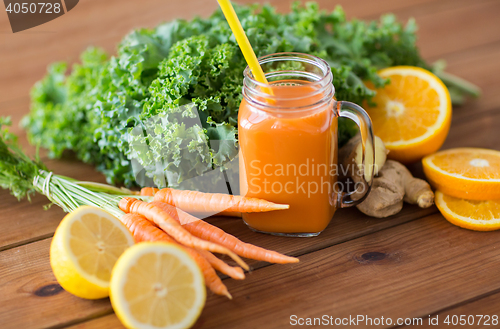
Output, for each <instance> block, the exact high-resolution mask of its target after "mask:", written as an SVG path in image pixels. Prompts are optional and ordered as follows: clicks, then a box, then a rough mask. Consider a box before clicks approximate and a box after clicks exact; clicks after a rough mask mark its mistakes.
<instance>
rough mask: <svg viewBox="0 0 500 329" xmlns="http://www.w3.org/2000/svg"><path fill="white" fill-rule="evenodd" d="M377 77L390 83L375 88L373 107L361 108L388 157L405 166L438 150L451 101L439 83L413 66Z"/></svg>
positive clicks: (388, 71)
mask: <svg viewBox="0 0 500 329" xmlns="http://www.w3.org/2000/svg"><path fill="white" fill-rule="evenodd" d="M378 74H379V75H380V76H381V77H382V78H390V80H391V82H390V84H389V85H387V86H385V87H384V88H380V89H377V95H376V96H375V97H374V98H373V101H374V102H375V103H376V104H377V105H376V106H374V107H370V106H366V107H365V108H366V111H367V112H368V114H369V115H370V117H371V119H372V122H373V132H374V133H375V135H377V136H379V137H380V138H381V139H382V140H383V141H384V144H385V146H386V148H387V149H388V150H389V151H390V152H389V155H388V158H389V159H393V160H397V161H399V162H402V163H405V164H408V163H412V162H415V161H418V160H420V159H422V158H423V157H424V156H426V155H428V154H431V153H434V152H436V151H437V150H439V148H440V147H441V145H443V143H444V140H445V139H446V136H447V135H448V131H449V129H450V123H451V99H450V94H449V92H448V89H447V88H446V86H445V85H444V84H443V82H442V81H441V80H440V79H439V78H438V77H436V76H435V75H434V74H432V73H431V72H429V71H427V70H424V69H422V68H419V67H413V66H394V67H390V68H386V69H383V70H381V71H379V72H378ZM367 85H368V87H369V88H372V89H373V85H372V84H370V83H367Z"/></svg>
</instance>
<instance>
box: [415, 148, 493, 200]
mask: <svg viewBox="0 0 500 329" xmlns="http://www.w3.org/2000/svg"><path fill="white" fill-rule="evenodd" d="M422 164H423V167H424V173H425V176H426V177H427V180H428V181H429V183H431V185H432V186H434V187H435V188H436V189H438V190H440V191H441V192H443V193H445V194H447V195H451V196H454V197H457V198H463V199H468V200H494V199H500V152H499V151H494V150H487V149H480V148H456V149H449V150H445V151H440V152H437V153H435V154H432V155H429V156H427V157H425V158H424V159H423V160H422Z"/></svg>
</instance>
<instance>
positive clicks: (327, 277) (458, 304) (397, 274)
mask: <svg viewBox="0 0 500 329" xmlns="http://www.w3.org/2000/svg"><path fill="white" fill-rule="evenodd" d="M240 2H255V1H251V0H250V1H246V0H245V1H240ZM258 2H264V0H262V1H261V0H259V1H258ZM270 2H271V3H273V4H274V5H275V6H276V7H277V8H278V10H279V11H281V12H284V11H286V10H288V8H289V5H290V2H291V1H289V0H274V1H270ZM319 4H320V6H321V8H324V9H328V10H331V9H333V7H334V6H335V5H336V4H340V5H342V6H343V7H344V9H345V10H346V12H347V16H348V17H349V18H351V17H359V18H368V19H373V18H376V17H378V16H379V15H381V14H383V13H385V12H394V13H396V14H397V15H398V18H399V19H400V20H406V19H408V18H409V17H415V18H416V20H417V23H418V25H419V26H420V30H419V33H418V35H419V41H418V43H419V47H420V48H421V50H422V53H423V54H424V56H425V58H427V59H429V60H435V59H438V58H444V59H446V60H447V61H448V64H449V67H448V71H449V72H450V73H454V74H457V75H459V76H461V77H463V78H465V79H469V80H470V81H471V82H473V83H476V84H478V85H479V86H480V87H481V88H482V89H483V96H482V98H481V99H480V100H474V101H469V102H468V103H466V104H465V105H464V106H462V107H459V108H455V109H454V118H453V125H452V129H451V131H450V135H449V136H448V138H447V140H446V142H445V145H444V146H443V147H444V148H450V147H458V146H477V147H487V148H494V149H500V144H499V143H498V140H500V131H499V130H498V128H497V127H499V126H500V111H499V110H500V93H498V88H499V87H500V61H498V58H500V20H498V19H497V16H498V12H500V2H499V1H494V0H477V1H472V0H407V1H399V0H380V1H369V0H350V1H349V0H341V1H336V2H332V1H330V0H319ZM215 8H217V4H216V2H215V1H213V0H184V1H182V2H178V1H177V2H175V1H163V0H147V1H140V2H139V1H133V0H120V1H118V0H108V1H98V0H85V1H80V3H79V4H78V6H77V7H76V8H75V9H74V10H73V11H71V13H69V14H67V15H64V16H63V17H61V18H59V19H56V20H54V21H52V22H49V23H47V24H44V25H42V26H39V27H36V28H34V29H31V30H28V31H24V32H20V33H16V34H12V33H11V31H10V27H9V25H8V22H7V18H6V15H5V14H0V49H1V50H2V51H1V52H0V115H5V114H8V115H12V116H13V119H14V121H15V122H18V121H19V120H20V118H21V117H22V116H23V115H24V114H26V113H27V112H28V108H29V97H28V94H29V89H30V88H31V86H32V85H33V83H34V82H35V81H37V80H39V79H40V78H41V77H42V76H43V74H44V71H45V69H46V65H47V64H49V63H51V62H53V61H55V60H66V61H68V62H69V63H73V62H75V61H77V60H78V55H79V54H80V52H81V51H82V50H83V49H85V48H86V47H87V46H89V45H97V46H101V47H103V48H105V49H106V50H107V51H109V52H110V53H113V52H114V51H115V49H116V44H117V42H118V41H119V40H121V38H122V37H123V36H124V35H125V33H127V32H128V31H130V30H131V29H132V28H136V27H152V26H155V25H157V24H158V23H160V22H161V21H167V20H171V19H173V18H192V17H193V16H195V15H202V16H207V15H208V14H209V13H211V12H212V11H213V10H214V9H215ZM56 31H57V33H56ZM13 130H14V132H16V133H18V134H21V137H22V144H23V145H24V146H26V147H29V146H28V144H27V142H26V140H25V139H23V137H24V134H23V133H22V131H21V129H20V128H19V127H17V126H15V127H14V129H13ZM28 150H29V152H30V153H33V152H34V149H33V148H32V147H29V148H28ZM42 155H43V156H45V154H44V153H42ZM47 164H48V166H49V168H51V169H53V170H54V171H56V172H58V173H60V174H63V175H69V176H73V177H75V178H85V179H88V180H95V181H101V182H102V181H103V176H102V175H100V174H99V173H97V172H95V170H94V169H93V168H91V167H90V166H86V165H83V164H81V163H78V162H76V161H73V160H68V159H65V160H62V161H50V162H47ZM411 169H412V171H414V172H415V173H417V174H419V175H421V166H420V165H418V164H416V165H413V166H411ZM0 197H1V199H0V200H1V201H0V209H1V210H2V212H1V213H0V232H2V234H0V237H1V238H0V291H2V293H3V295H2V298H0V328H2V329H3V328H23V329H25V328H26V329H29V328H48V327H52V328H54V327H56V328H58V327H66V326H70V325H74V327H73V328H97V329H99V328H122V326H121V324H120V323H119V321H118V320H117V318H116V316H115V315H114V314H110V313H111V312H112V309H111V305H110V304H109V300H107V299H104V300H100V301H86V300H82V299H78V298H76V297H74V296H71V295H70V294H69V293H67V292H65V291H64V290H61V288H60V286H59V285H57V283H56V281H55V278H54V276H53V274H52V272H51V269H50V265H49V261H48V257H49V251H48V247H49V244H50V237H51V236H52V234H53V232H54V230H55V228H56V226H57V224H58V222H59V221H60V219H61V218H62V217H63V215H64V214H63V213H62V211H60V210H59V209H57V208H56V207H53V208H52V209H50V210H49V211H42V210H41V206H42V205H44V204H45V203H46V202H47V200H46V199H45V198H44V197H40V196H38V197H35V198H34V199H33V202H32V204H29V203H27V201H22V202H20V203H16V201H15V199H13V198H12V197H10V196H9V195H8V193H7V192H6V191H0ZM213 223H214V224H216V225H218V226H220V227H221V228H223V229H224V230H226V231H228V232H229V233H232V234H234V235H236V236H238V237H240V238H241V239H242V240H244V241H248V242H252V243H256V244H258V245H260V246H263V247H266V248H271V249H275V250H278V251H281V252H285V253H288V254H292V255H297V256H300V258H301V263H299V264H297V265H288V266H278V265H272V266H269V265H268V264H267V263H258V262H253V263H251V265H252V267H253V269H254V270H253V271H252V272H251V273H250V274H248V277H247V279H246V280H245V281H242V282H241V281H240V282H236V281H233V280H229V279H225V280H224V281H225V282H226V284H227V285H228V287H229V289H230V290H231V292H232V293H233V295H234V296H235V300H233V301H226V300H225V299H223V298H220V297H217V296H210V297H209V298H208V302H207V307H206V308H205V310H204V313H203V314H202V317H201V318H200V320H199V321H198V323H197V324H196V328H235V327H238V328H280V327H288V326H289V317H290V315H291V314H297V315H298V316H303V317H308V316H309V317H311V316H317V315H323V314H328V315H332V316H340V317H344V316H349V315H355V314H367V315H370V316H372V317H376V316H380V315H383V316H384V317H388V316H391V317H424V318H425V317H426V316H428V315H439V316H440V317H444V316H446V315H454V314H456V315H460V314H474V313H477V314H488V312H489V314H493V313H494V312H498V310H499V309H500V297H498V294H499V291H500V279H499V278H498V276H497V275H496V274H497V273H498V270H499V267H500V258H499V256H498V252H497V249H498V248H497V249H495V248H496V246H497V245H498V243H497V241H498V234H500V233H498V232H492V233H477V232H470V231H466V230H462V229H459V228H456V227H454V226H452V225H450V224H448V223H447V222H446V221H445V220H444V219H443V218H442V216H440V215H439V214H437V209H436V208H435V207H433V208H431V209H427V210H420V209H418V208H416V207H412V206H405V208H404V210H403V211H402V213H401V214H398V215H397V216H394V217H392V218H388V219H384V220H377V219H373V218H368V217H366V216H363V215H361V214H360V213H359V212H357V211H356V210H354V209H351V210H342V211H339V212H338V214H336V216H335V218H334V220H333V221H332V224H331V225H330V226H329V227H328V228H327V230H326V231H325V232H324V233H323V234H322V235H320V236H319V237H318V238H314V239H298V240H297V239H287V238H277V237H271V236H267V235H260V234H256V233H253V232H251V231H249V230H248V229H247V228H246V227H245V226H244V225H243V224H242V223H241V221H238V220H230V219H222V218H221V219H214V220H213ZM478 269H480V270H478ZM424 323H425V322H424ZM361 327H363V326H361Z"/></svg>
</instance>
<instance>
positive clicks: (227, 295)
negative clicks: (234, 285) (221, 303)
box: [224, 291, 233, 299]
mask: <svg viewBox="0 0 500 329" xmlns="http://www.w3.org/2000/svg"><path fill="white" fill-rule="evenodd" d="M224 296H226V297H227V298H228V299H233V296H231V294H230V293H229V291H226V292H225V293H224Z"/></svg>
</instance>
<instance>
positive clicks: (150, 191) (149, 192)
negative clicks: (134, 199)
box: [140, 187, 241, 218]
mask: <svg viewBox="0 0 500 329" xmlns="http://www.w3.org/2000/svg"><path fill="white" fill-rule="evenodd" d="M158 191H160V189H157V188H156V187H143V188H142V189H141V193H140V195H142V196H155V194H156V193H158ZM193 215H194V216H197V215H198V214H196V213H194V214H193ZM199 215H201V216H203V215H204V214H203V213H201V214H199ZM213 216H227V217H237V218H241V212H239V211H222V212H220V213H218V214H215V215H213Z"/></svg>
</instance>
